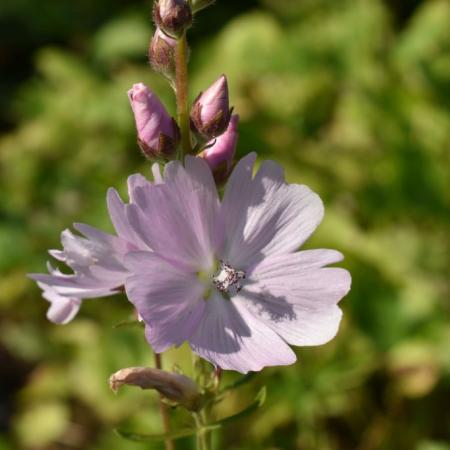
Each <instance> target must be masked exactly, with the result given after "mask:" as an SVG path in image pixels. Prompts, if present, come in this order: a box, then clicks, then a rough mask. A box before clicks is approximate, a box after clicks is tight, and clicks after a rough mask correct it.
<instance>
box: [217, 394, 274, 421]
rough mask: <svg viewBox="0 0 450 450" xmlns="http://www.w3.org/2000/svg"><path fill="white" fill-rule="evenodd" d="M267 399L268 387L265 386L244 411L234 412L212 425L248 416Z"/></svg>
mask: <svg viewBox="0 0 450 450" xmlns="http://www.w3.org/2000/svg"><path fill="white" fill-rule="evenodd" d="M265 401H266V387H265V386H264V387H263V388H261V390H260V391H259V392H258V394H257V395H256V397H255V400H254V401H253V402H252V403H251V404H250V405H248V406H247V407H246V408H244V409H243V410H242V411H240V412H238V413H236V414H233V415H231V416H228V417H225V418H223V419H220V420H218V421H216V422H214V423H213V424H212V425H226V424H228V423H230V422H234V421H235V420H239V419H240V418H242V417H245V416H248V415H249V414H251V413H252V412H254V411H256V410H257V409H258V408H260V407H261V406H262V405H263V404H264V402H265Z"/></svg>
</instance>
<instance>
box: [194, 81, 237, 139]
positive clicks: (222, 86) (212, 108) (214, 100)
mask: <svg viewBox="0 0 450 450" xmlns="http://www.w3.org/2000/svg"><path fill="white" fill-rule="evenodd" d="M231 112H232V110H230V106H229V100H228V83H227V78H226V77H225V75H222V76H221V77H220V78H219V79H218V80H217V81H216V82H215V83H213V84H212V85H211V86H210V87H209V88H208V89H207V90H206V91H205V92H202V93H201V94H200V95H199V96H198V97H197V99H196V100H195V102H194V105H193V106H192V111H191V128H192V129H193V131H194V132H196V133H197V134H198V135H200V136H201V137H202V138H203V139H205V140H206V141H209V140H211V139H213V138H215V137H217V136H220V135H221V134H222V133H223V132H224V131H225V130H226V129H227V127H228V123H229V121H230V117H231Z"/></svg>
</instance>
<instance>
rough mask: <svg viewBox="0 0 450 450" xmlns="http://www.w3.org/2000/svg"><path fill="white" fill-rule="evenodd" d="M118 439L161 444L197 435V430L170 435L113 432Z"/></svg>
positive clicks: (180, 431)
mask: <svg viewBox="0 0 450 450" xmlns="http://www.w3.org/2000/svg"><path fill="white" fill-rule="evenodd" d="M218 428H220V425H219V424H212V425H207V426H205V427H203V428H202V430H203V431H212V430H216V429H218ZM114 431H115V432H116V433H117V434H118V435H119V436H120V437H122V438H124V439H128V440H130V441H134V442H161V441H165V440H167V439H172V440H175V439H181V438H184V437H189V436H194V435H195V434H196V433H197V428H184V429H181V430H174V431H171V432H170V433H162V434H139V433H134V432H132V431H124V430H119V429H117V428H116V429H115V430H114Z"/></svg>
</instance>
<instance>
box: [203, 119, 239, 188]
mask: <svg viewBox="0 0 450 450" xmlns="http://www.w3.org/2000/svg"><path fill="white" fill-rule="evenodd" d="M238 122H239V116H238V115H237V114H234V115H233V116H231V120H230V123H229V125H228V128H227V130H226V131H225V133H223V134H222V135H221V136H219V137H218V138H217V139H216V140H215V142H212V143H211V145H210V147H208V146H207V148H206V149H205V150H203V151H202V152H201V153H200V155H199V156H200V157H201V158H203V159H205V161H206V162H207V163H208V165H209V167H210V169H211V171H212V172H213V174H214V178H215V180H216V181H217V182H218V183H222V182H224V181H226V179H227V177H228V175H229V174H230V172H231V169H232V166H233V159H234V154H235V152H236V144H237V140H238V133H237V125H238Z"/></svg>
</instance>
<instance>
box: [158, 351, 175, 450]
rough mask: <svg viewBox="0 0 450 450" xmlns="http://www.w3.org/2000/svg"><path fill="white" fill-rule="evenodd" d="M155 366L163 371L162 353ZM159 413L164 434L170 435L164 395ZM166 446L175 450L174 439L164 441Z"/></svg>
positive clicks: (160, 400) (167, 449)
mask: <svg viewBox="0 0 450 450" xmlns="http://www.w3.org/2000/svg"><path fill="white" fill-rule="evenodd" d="M155 365H156V368H157V369H160V370H161V369H162V357H161V354H160V353H155ZM159 411H160V412H161V418H162V422H163V427H164V432H165V433H170V417H169V410H168V409H167V406H166V405H165V404H164V402H163V401H162V395H161V394H160V395H159ZM164 445H165V447H166V450H175V444H174V443H173V441H172V439H166V440H165V441H164Z"/></svg>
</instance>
